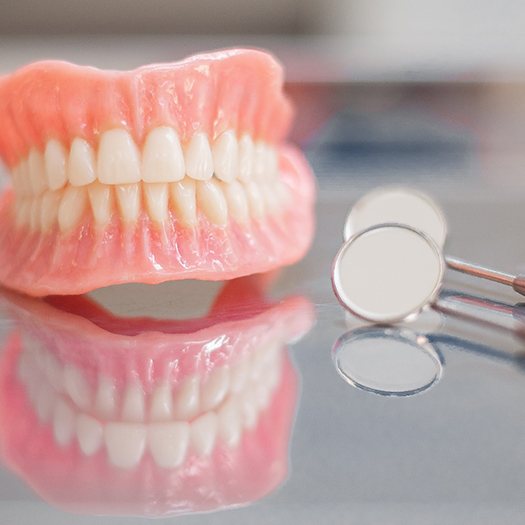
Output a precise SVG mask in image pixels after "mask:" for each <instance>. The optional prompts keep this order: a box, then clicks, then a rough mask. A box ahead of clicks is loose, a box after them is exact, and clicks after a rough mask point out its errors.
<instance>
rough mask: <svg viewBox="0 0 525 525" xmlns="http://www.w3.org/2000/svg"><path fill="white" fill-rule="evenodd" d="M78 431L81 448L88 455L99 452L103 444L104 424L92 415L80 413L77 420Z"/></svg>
mask: <svg viewBox="0 0 525 525" xmlns="http://www.w3.org/2000/svg"><path fill="white" fill-rule="evenodd" d="M76 431H77V439H78V444H79V446H80V450H82V452H83V453H84V454H85V455H86V456H91V455H93V454H94V453H95V452H97V450H98V449H99V448H100V446H101V444H102V438H103V430H102V425H101V424H100V423H99V422H98V421H97V420H96V419H95V418H93V417H91V416H88V415H86V414H79V415H78V416H77V420H76Z"/></svg>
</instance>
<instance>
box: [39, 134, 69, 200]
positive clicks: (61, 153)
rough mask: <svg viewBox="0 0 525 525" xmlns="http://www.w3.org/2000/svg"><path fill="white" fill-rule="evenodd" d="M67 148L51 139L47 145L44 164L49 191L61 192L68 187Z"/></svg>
mask: <svg viewBox="0 0 525 525" xmlns="http://www.w3.org/2000/svg"><path fill="white" fill-rule="evenodd" d="M66 155H67V153H66V148H64V146H62V143H61V142H59V141H58V140H55V139H51V140H50V141H49V142H48V143H47V144H46V151H45V154H44V164H45V170H46V178H47V184H48V186H49V189H50V190H52V191H54V190H59V189H60V188H62V187H63V186H65V185H66V182H67V174H66Z"/></svg>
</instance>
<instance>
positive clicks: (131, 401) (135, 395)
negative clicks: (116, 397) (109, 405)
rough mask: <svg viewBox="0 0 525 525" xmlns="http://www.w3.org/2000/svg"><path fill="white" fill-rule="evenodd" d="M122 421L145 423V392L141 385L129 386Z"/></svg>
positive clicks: (133, 384) (125, 396) (125, 395)
mask: <svg viewBox="0 0 525 525" xmlns="http://www.w3.org/2000/svg"><path fill="white" fill-rule="evenodd" d="M122 419H124V420H125V421H133V422H135V423H140V422H141V421H144V390H143V389H142V386H141V385H140V384H139V383H136V382H135V383H132V384H130V385H127V387H126V391H125V393H124V401H123V406H122Z"/></svg>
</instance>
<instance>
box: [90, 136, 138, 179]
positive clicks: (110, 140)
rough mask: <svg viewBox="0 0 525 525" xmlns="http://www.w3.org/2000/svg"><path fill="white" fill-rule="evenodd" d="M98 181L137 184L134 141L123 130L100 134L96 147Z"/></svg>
mask: <svg viewBox="0 0 525 525" xmlns="http://www.w3.org/2000/svg"><path fill="white" fill-rule="evenodd" d="M97 171H98V179H99V180H100V182H103V183H104V184H131V183H133V182H139V181H140V179H141V175H140V160H139V152H138V149H137V146H136V144H135V141H134V140H133V139H132V138H131V135H130V134H129V133H128V132H127V131H126V130H124V129H112V130H110V131H106V132H104V133H103V134H102V138H101V139H100V144H99V147H98V162H97Z"/></svg>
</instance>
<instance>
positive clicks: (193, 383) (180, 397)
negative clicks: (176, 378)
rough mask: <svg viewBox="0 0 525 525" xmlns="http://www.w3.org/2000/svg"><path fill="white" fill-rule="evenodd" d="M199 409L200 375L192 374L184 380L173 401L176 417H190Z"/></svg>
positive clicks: (185, 418)
mask: <svg viewBox="0 0 525 525" xmlns="http://www.w3.org/2000/svg"><path fill="white" fill-rule="evenodd" d="M198 411H199V377H198V376H191V377H187V378H185V379H183V380H182V383H181V385H180V387H179V390H178V392H177V393H176V394H175V399H174V402H173V414H174V416H175V418H176V419H184V420H187V419H190V418H192V417H194V416H195V414H197V412H198Z"/></svg>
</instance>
